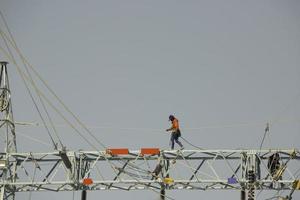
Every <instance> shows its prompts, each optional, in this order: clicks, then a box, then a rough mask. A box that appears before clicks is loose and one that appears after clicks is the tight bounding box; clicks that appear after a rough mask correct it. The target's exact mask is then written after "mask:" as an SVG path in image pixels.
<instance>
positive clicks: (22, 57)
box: [2, 15, 172, 199]
mask: <svg viewBox="0 0 300 200" xmlns="http://www.w3.org/2000/svg"><path fill="white" fill-rule="evenodd" d="M2 17H3V15H2ZM3 18H4V17H3ZM4 20H5V19H4ZM11 38H12V40H13V43H14V45H13V47H14V48H15V49H16V50H17V52H18V53H19V55H20V57H21V59H22V60H23V62H24V65H25V66H26V63H25V61H26V62H27V60H26V59H25V58H24V56H23V55H22V54H21V52H20V51H19V49H18V47H17V45H16V43H15V41H14V39H13V37H12V35H11ZM14 63H15V64H17V63H16V61H14ZM27 63H28V62H27ZM29 66H30V67H31V68H32V66H31V65H30V64H29ZM32 69H34V68H32ZM18 71H19V73H20V75H22V79H23V80H24V79H25V78H24V76H26V75H24V73H22V72H20V69H19V68H18ZM27 72H28V70H27ZM34 72H35V73H36V74H37V75H38V77H39V78H40V80H42V82H43V83H44V84H45V86H46V87H47V88H48V90H49V91H50V92H51V93H52V94H53V95H54V96H55V97H56V98H57V100H58V101H59V102H60V103H61V105H62V106H63V107H64V108H65V109H66V110H67V112H68V113H69V114H71V115H72V116H73V117H74V118H75V120H76V121H77V123H79V124H80V125H81V126H82V127H83V128H84V129H85V130H86V131H87V132H88V134H89V135H90V136H91V137H93V138H94V140H96V141H97V142H98V143H99V144H100V145H101V146H102V147H104V148H106V146H105V145H104V144H103V143H102V142H101V141H99V140H98V138H97V137H95V136H94V135H93V134H92V132H91V131H90V130H89V129H88V128H87V127H86V126H85V125H84V124H83V123H82V122H81V121H80V120H79V118H78V117H77V116H76V115H75V114H74V113H73V112H72V111H71V110H70V109H69V108H68V107H67V106H66V105H65V104H64V103H63V102H62V100H61V99H60V98H59V97H58V96H57V95H56V93H54V91H53V90H52V89H51V88H50V87H49V86H48V84H47V83H46V82H45V81H44V80H43V79H41V77H40V75H39V74H38V73H37V72H36V71H35V70H34ZM28 74H30V73H29V72H28ZM32 83H33V81H32ZM35 89H36V87H35ZM36 90H37V89H36ZM37 93H39V94H40V92H39V91H38V92H37ZM43 97H44V98H45V96H43ZM46 100H47V99H46ZM47 102H48V104H50V105H51V106H52V108H54V106H53V105H52V104H51V103H50V102H49V101H47ZM55 110H56V111H58V110H57V109H56V108H55ZM58 113H60V112H58ZM61 117H62V115H61ZM63 119H64V120H65V121H66V122H67V123H68V124H69V125H71V124H70V123H69V121H68V120H66V118H64V117H63ZM44 126H46V124H45V123H44ZM71 127H72V128H74V126H73V125H71ZM76 130H77V129H76ZM76 132H77V133H78V134H79V135H80V136H82V138H83V139H85V137H84V136H83V135H82V134H81V133H80V132H79V131H76ZM85 140H86V139H85ZM86 141H87V140H86ZM87 142H88V143H89V144H90V145H91V146H93V145H92V144H91V143H90V142H89V141H87ZM94 148H95V147H94ZM95 149H96V150H97V148H95ZM105 158H106V156H105ZM106 159H107V158H106ZM107 161H108V162H109V163H110V161H109V160H108V159H107ZM110 164H111V163H110ZM112 167H113V169H114V166H112ZM155 192H156V191H155ZM166 197H167V198H169V199H172V198H170V197H168V196H166Z"/></svg>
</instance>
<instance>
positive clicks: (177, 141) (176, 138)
mask: <svg viewBox="0 0 300 200" xmlns="http://www.w3.org/2000/svg"><path fill="white" fill-rule="evenodd" d="M174 135H175V134H174ZM178 138H179V137H178V136H177V135H175V136H174V140H175V142H176V143H177V144H178V145H179V146H180V147H181V148H182V147H183V145H182V144H181V142H180V141H179V140H178Z"/></svg>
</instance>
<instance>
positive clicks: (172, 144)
mask: <svg viewBox="0 0 300 200" xmlns="http://www.w3.org/2000/svg"><path fill="white" fill-rule="evenodd" d="M174 140H175V134H173V133H172V134H171V149H172V150H173V149H174V144H175V142H174Z"/></svg>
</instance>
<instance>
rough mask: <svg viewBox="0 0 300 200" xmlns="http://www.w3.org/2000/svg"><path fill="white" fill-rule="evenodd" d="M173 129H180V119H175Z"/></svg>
mask: <svg viewBox="0 0 300 200" xmlns="http://www.w3.org/2000/svg"><path fill="white" fill-rule="evenodd" d="M171 129H172V130H174V131H175V130H178V129H179V122H178V119H176V118H175V119H174V120H173V121H172V127H171Z"/></svg>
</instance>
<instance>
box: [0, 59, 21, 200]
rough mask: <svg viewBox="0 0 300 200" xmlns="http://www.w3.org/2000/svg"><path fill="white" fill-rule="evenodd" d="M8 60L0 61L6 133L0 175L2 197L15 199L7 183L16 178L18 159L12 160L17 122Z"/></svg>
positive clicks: (0, 117) (0, 114)
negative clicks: (10, 85) (14, 117)
mask: <svg viewBox="0 0 300 200" xmlns="http://www.w3.org/2000/svg"><path fill="white" fill-rule="evenodd" d="M7 64H8V63H7V62H0V65H1V69H0V123H1V124H0V129H1V130H3V131H2V132H1V133H0V134H2V133H5V135H3V138H5V149H4V153H1V156H0V177H1V186H0V187H1V192H0V199H1V200H2V199H14V197H15V188H14V186H12V185H10V184H6V182H7V183H13V182H15V180H16V170H17V161H16V160H11V159H14V158H11V157H10V156H9V154H10V153H16V151H17V145H16V134H15V123H14V119H13V112H12V104H11V93H10V88H9V81H8V73H7Z"/></svg>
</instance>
